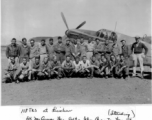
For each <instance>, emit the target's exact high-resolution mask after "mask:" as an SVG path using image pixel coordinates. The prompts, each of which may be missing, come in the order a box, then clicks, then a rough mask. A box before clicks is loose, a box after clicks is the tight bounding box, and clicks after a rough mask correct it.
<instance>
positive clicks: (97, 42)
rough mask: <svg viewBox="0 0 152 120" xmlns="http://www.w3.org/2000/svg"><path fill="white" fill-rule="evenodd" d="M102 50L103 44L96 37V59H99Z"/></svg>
mask: <svg viewBox="0 0 152 120" xmlns="http://www.w3.org/2000/svg"><path fill="white" fill-rule="evenodd" d="M101 52H102V44H101V43H100V41H99V39H98V38H96V44H95V46H94V55H95V57H96V60H99V58H100V56H101Z"/></svg>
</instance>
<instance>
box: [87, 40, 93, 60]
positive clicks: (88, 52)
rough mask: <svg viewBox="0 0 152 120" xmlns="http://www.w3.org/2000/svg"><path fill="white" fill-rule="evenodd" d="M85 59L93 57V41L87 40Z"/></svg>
mask: <svg viewBox="0 0 152 120" xmlns="http://www.w3.org/2000/svg"><path fill="white" fill-rule="evenodd" d="M87 48H88V50H87V58H88V60H90V58H91V57H92V56H93V51H94V43H93V41H92V40H91V39H90V38H89V40H88V43H87Z"/></svg>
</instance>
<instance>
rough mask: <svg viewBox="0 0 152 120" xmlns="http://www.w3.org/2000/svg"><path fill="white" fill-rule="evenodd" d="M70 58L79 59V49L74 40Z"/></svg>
mask: <svg viewBox="0 0 152 120" xmlns="http://www.w3.org/2000/svg"><path fill="white" fill-rule="evenodd" d="M71 51H72V57H73V59H74V60H75V59H76V57H79V58H80V57H81V47H80V45H79V44H78V43H77V40H74V44H73V45H72V46H71Z"/></svg>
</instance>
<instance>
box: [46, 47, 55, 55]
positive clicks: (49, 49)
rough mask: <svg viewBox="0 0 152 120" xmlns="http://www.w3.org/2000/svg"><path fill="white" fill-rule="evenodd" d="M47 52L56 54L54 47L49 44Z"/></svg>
mask: <svg viewBox="0 0 152 120" xmlns="http://www.w3.org/2000/svg"><path fill="white" fill-rule="evenodd" d="M46 46H47V50H48V54H52V55H53V54H54V45H51V44H47V45H46Z"/></svg>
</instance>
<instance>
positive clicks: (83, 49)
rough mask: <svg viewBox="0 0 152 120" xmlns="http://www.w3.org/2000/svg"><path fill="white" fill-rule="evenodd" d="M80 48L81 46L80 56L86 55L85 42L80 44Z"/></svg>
mask: <svg viewBox="0 0 152 120" xmlns="http://www.w3.org/2000/svg"><path fill="white" fill-rule="evenodd" d="M80 48H81V56H84V55H86V52H87V50H88V48H87V45H86V44H85V43H82V44H80Z"/></svg>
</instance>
